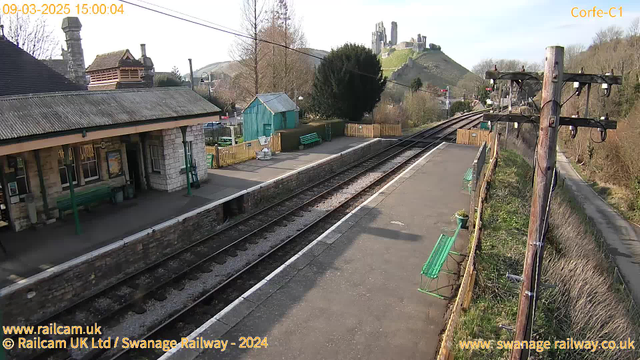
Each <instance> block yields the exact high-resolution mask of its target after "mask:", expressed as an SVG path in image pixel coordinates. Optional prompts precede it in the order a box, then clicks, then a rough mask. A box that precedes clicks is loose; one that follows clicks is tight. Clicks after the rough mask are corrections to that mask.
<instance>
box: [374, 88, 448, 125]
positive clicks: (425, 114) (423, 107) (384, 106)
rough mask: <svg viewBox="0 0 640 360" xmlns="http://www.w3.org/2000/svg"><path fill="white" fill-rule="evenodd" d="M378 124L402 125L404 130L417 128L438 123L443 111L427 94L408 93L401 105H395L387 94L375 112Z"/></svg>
mask: <svg viewBox="0 0 640 360" xmlns="http://www.w3.org/2000/svg"><path fill="white" fill-rule="evenodd" d="M373 118H374V121H375V122H376V123H378V124H398V123H399V124H401V125H402V128H403V129H407V128H415V127H420V126H423V125H427V124H430V123H433V122H435V121H438V120H440V119H441V118H442V111H441V110H440V107H439V105H438V100H436V98H435V96H433V95H431V94H429V93H426V92H421V91H418V92H415V93H410V92H406V93H405V95H404V99H403V101H402V102H401V103H395V102H394V101H393V100H392V99H391V97H390V96H389V95H388V94H387V95H385V94H383V96H382V99H381V100H380V102H378V104H377V105H376V107H375V109H374V110H373Z"/></svg>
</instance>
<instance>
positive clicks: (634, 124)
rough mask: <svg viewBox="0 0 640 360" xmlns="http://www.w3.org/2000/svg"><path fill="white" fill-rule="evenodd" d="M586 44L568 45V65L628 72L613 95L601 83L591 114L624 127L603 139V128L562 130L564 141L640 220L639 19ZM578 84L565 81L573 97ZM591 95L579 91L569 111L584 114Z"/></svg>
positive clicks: (601, 186)
mask: <svg viewBox="0 0 640 360" xmlns="http://www.w3.org/2000/svg"><path fill="white" fill-rule="evenodd" d="M581 50H582V48H581V47H580V46H572V47H568V48H567V50H566V51H565V53H566V54H565V63H566V68H567V70H566V71H573V72H576V71H579V70H580V69H581V68H584V71H585V72H587V73H605V72H609V71H611V70H612V69H613V71H614V74H616V75H621V74H622V75H623V82H624V83H623V86H614V87H613V90H612V94H611V96H610V97H609V98H606V97H604V96H603V93H602V90H601V89H599V87H595V88H594V89H595V90H596V91H592V95H591V99H590V103H589V113H590V117H594V116H598V117H600V116H604V115H605V114H609V117H610V118H612V119H614V120H618V121H619V122H618V129H617V130H615V131H609V132H608V137H607V140H606V141H605V142H604V143H600V138H599V134H598V131H597V130H592V131H589V130H588V129H580V130H579V132H578V136H577V138H576V139H573V140H572V139H570V138H569V134H568V131H567V130H564V131H563V132H562V134H561V141H560V146H561V147H562V148H563V149H565V150H566V152H567V155H568V156H569V157H570V158H571V160H573V161H574V162H575V164H577V166H576V167H577V169H578V171H579V172H580V173H581V174H582V175H583V177H585V178H586V179H587V180H588V181H590V182H591V183H592V185H593V187H594V188H595V190H596V191H598V192H599V193H600V195H601V196H603V197H604V198H605V199H606V200H607V201H609V202H610V203H611V204H612V205H613V206H614V207H616V208H617V209H618V210H619V211H620V212H621V213H622V214H623V215H624V216H625V217H626V218H628V219H630V220H631V221H634V222H636V223H638V222H640V160H639V158H638V156H637V149H638V148H640V136H639V135H640V101H638V100H639V99H640V27H639V22H638V20H637V19H636V21H635V22H634V23H633V24H632V26H631V27H630V28H629V29H628V30H627V32H626V34H625V32H624V31H622V30H621V29H619V28H616V27H610V28H607V29H604V30H601V31H599V32H598V33H597V34H596V36H595V37H594V42H593V44H592V45H591V46H590V47H589V48H588V49H587V50H585V51H581ZM572 93H573V88H572V87H570V86H566V87H565V94H564V96H563V98H565V99H567V98H568V97H569V96H571V94H572ZM585 102H586V96H580V97H577V96H575V97H573V98H572V99H571V100H570V101H569V102H568V103H567V104H566V105H565V106H564V107H563V109H562V110H563V114H564V115H565V116H570V115H574V114H576V113H577V112H578V111H579V112H580V114H584V109H585Z"/></svg>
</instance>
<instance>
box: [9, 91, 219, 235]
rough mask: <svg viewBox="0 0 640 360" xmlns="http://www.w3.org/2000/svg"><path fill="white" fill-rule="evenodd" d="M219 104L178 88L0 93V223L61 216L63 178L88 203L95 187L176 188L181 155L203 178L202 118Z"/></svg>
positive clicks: (212, 117)
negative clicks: (6, 94)
mask: <svg viewBox="0 0 640 360" xmlns="http://www.w3.org/2000/svg"><path fill="white" fill-rule="evenodd" d="M219 111H220V109H218V108H217V107H215V106H214V105H212V104H211V103H209V102H208V101H206V100H205V99H203V98H202V97H200V96H199V95H198V94H196V93H195V92H193V91H191V90H190V89H189V88H182V87H173V88H156V89H127V90H110V91H86V90H85V91H65V92H54V93H39V94H22V95H14V96H0V118H1V120H2V126H0V185H1V186H0V202H1V203H2V205H3V206H2V210H3V211H2V214H3V215H2V219H0V221H2V225H5V226H7V225H8V226H10V227H11V229H13V230H14V231H20V230H23V229H26V228H28V227H30V226H32V225H35V224H42V223H44V222H47V221H50V219H53V218H56V217H59V216H61V215H64V214H63V213H64V211H69V209H68V206H69V205H68V204H69V198H70V187H71V185H72V188H73V192H74V196H75V199H80V200H81V199H83V198H88V200H86V201H87V205H89V202H90V201H93V200H99V199H100V198H101V195H100V194H104V195H106V196H103V197H104V198H105V199H103V200H105V201H106V200H109V198H110V199H111V200H112V201H115V197H114V195H113V194H116V195H117V192H119V191H123V194H126V193H127V191H132V190H133V189H134V188H135V190H138V191H140V190H145V189H156V190H163V191H175V190H178V189H182V188H185V187H186V186H187V176H186V173H187V169H188V165H187V162H186V161H187V159H188V161H189V163H190V166H195V168H196V173H197V176H198V178H199V180H203V179H205V178H206V176H207V169H206V166H205V160H206V153H205V144H204V130H203V126H202V124H203V123H206V122H211V121H217V120H218V118H219V116H218V113H219ZM185 151H186V156H185ZM191 176H193V175H192V174H191ZM125 196H126V195H125ZM74 202H75V203H76V205H78V206H82V205H83V204H82V201H80V202H78V201H76V200H74Z"/></svg>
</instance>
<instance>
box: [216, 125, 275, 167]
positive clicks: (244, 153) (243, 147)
mask: <svg viewBox="0 0 640 360" xmlns="http://www.w3.org/2000/svg"><path fill="white" fill-rule="evenodd" d="M263 147H264V146H262V145H260V142H259V141H258V140H252V141H247V142H243V143H241V144H237V145H233V146H225V147H218V146H207V147H206V151H207V154H211V155H213V164H212V166H213V167H214V168H221V167H225V166H229V165H233V164H237V163H241V162H245V161H247V160H251V159H255V158H256V151H260V150H262V149H263ZM269 149H271V152H272V153H279V152H280V151H282V146H281V143H280V133H275V134H273V135H272V136H271V142H270V143H269ZM210 167H211V166H210Z"/></svg>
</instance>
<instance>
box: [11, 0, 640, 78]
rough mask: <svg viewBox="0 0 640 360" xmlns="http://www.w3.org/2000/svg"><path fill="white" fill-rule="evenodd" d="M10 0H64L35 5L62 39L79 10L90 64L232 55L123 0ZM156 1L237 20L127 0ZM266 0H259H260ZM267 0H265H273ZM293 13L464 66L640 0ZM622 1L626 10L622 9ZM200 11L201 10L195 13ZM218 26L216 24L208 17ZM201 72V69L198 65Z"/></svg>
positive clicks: (372, 2) (333, 42) (518, 52)
mask: <svg viewBox="0 0 640 360" xmlns="http://www.w3.org/2000/svg"><path fill="white" fill-rule="evenodd" d="M56 1H58V0H55V1H51V0H47V1H41V0H29V1H22V0H13V1H12V0H8V1H6V2H3V3H2V4H7V3H15V4H17V5H18V6H21V5H22V4H25V3H29V4H36V7H37V8H39V9H40V8H41V4H45V3H68V4H70V5H71V6H70V10H71V14H70V15H40V16H43V17H45V18H46V20H47V23H48V25H49V26H51V27H52V28H55V29H56V31H55V33H56V34H57V35H58V36H59V40H60V44H61V45H64V46H65V47H66V45H65V43H64V34H63V33H62V30H59V29H60V25H61V23H62V19H63V18H64V17H65V16H78V17H79V18H80V21H81V23H82V25H83V28H82V32H81V36H82V45H83V48H84V53H85V63H86V66H89V64H91V62H92V61H93V59H94V58H95V56H96V55H98V54H101V53H106V52H111V51H116V50H121V49H129V50H130V51H131V52H132V53H133V55H134V56H135V57H139V56H140V44H142V43H144V44H146V47H147V55H148V56H149V57H151V58H152V59H153V62H154V64H155V68H156V71H170V70H171V68H172V67H173V66H177V67H178V68H179V69H180V70H181V72H182V73H183V74H184V73H187V72H188V71H189V63H188V60H187V59H189V58H192V59H193V69H194V70H196V69H199V68H201V67H203V66H205V65H207V64H209V63H212V62H218V61H226V60H229V59H230V55H229V49H230V47H231V46H233V42H234V39H235V37H234V36H232V35H228V34H225V33H222V32H218V31H214V30H211V29H207V28H204V27H201V26H198V25H195V24H191V23H188V22H185V21H181V20H178V19H173V18H170V17H167V16H164V15H160V14H156V13H153V12H151V11H148V10H144V9H140V8H137V7H135V6H133V5H130V4H126V3H125V4H123V10H124V13H123V14H113V15H111V14H109V15H82V14H80V15H75V14H74V13H75V12H76V5H77V4H82V3H87V4H89V5H92V4H106V5H107V6H110V5H111V4H122V3H120V2H118V1H117V0H116V1H109V0H103V1H102V2H89V1H86V0H85V1H74V0H64V1H59V2H56ZM127 1H130V2H133V3H137V4H140V5H143V6H147V7H152V8H155V9H158V10H161V11H167V10H164V9H160V8H158V7H157V6H161V7H164V8H168V9H171V10H174V12H172V11H168V12H171V13H173V14H176V15H178V16H183V17H184V15H180V14H177V13H176V11H177V12H180V13H183V14H187V15H191V16H195V17H197V18H200V19H202V20H205V21H208V22H211V23H215V24H218V25H221V26H223V27H226V28H230V29H235V30H239V29H240V28H241V8H242V3H243V0H179V1H178V0H144V2H143V0H127ZM261 1H263V2H264V0H258V2H259V3H260V2H261ZM269 1H271V0H269ZM289 1H290V3H291V6H290V8H291V7H292V8H293V9H294V11H295V18H296V19H297V21H299V23H300V24H301V25H302V28H303V30H304V32H305V35H306V38H307V44H308V46H309V47H312V48H316V49H322V50H327V51H329V50H331V49H332V48H336V47H339V46H340V45H342V44H344V43H346V42H352V43H357V44H362V45H365V46H367V47H370V46H371V33H372V32H373V31H374V29H375V24H376V23H377V22H380V21H383V22H384V24H385V27H386V29H387V36H388V37H390V35H391V21H396V22H397V23H398V41H408V40H410V38H411V37H416V36H417V34H418V33H420V34H422V35H426V36H427V42H428V43H431V42H433V43H435V44H438V45H440V46H441V47H442V51H444V52H445V53H446V54H447V55H449V56H450V57H451V58H453V59H454V60H455V61H457V62H458V63H460V64H462V65H463V66H465V67H466V68H468V69H471V68H472V67H473V65H475V64H476V63H478V62H479V61H481V60H483V59H486V58H494V59H501V58H506V59H519V60H524V61H528V62H533V61H535V62H541V61H542V60H543V58H544V52H545V47H546V46H549V45H562V46H567V45H571V44H577V43H580V44H584V45H586V46H588V45H589V44H590V43H591V39H592V38H593V35H594V34H595V33H596V31H598V30H599V29H601V28H605V27H608V26H610V25H617V26H620V27H622V28H624V29H625V30H626V29H627V27H628V26H629V24H630V23H631V21H632V20H633V19H634V18H636V17H640V1H637V0H616V1H594V0H592V1H590V2H589V1H582V0H580V1H568V0H555V1H554V0H492V1H487V2H484V1H477V0H454V1H451V0H449V1H433V0H431V1H429V0H423V1H404V0H322V1H310V0H289ZM594 6H596V7H597V9H603V10H604V11H605V12H607V11H609V9H610V8H611V7H616V9H614V10H612V14H615V15H616V17H615V18H612V17H608V16H606V17H602V18H598V17H595V18H594V17H591V18H581V17H573V16H572V14H571V11H572V8H577V10H574V14H578V13H579V10H582V9H584V10H589V9H592V8H593V7H594ZM619 8H622V16H620V10H619ZM196 21H200V20H196ZM212 26H215V25H212ZM196 75H197V74H196Z"/></svg>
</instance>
